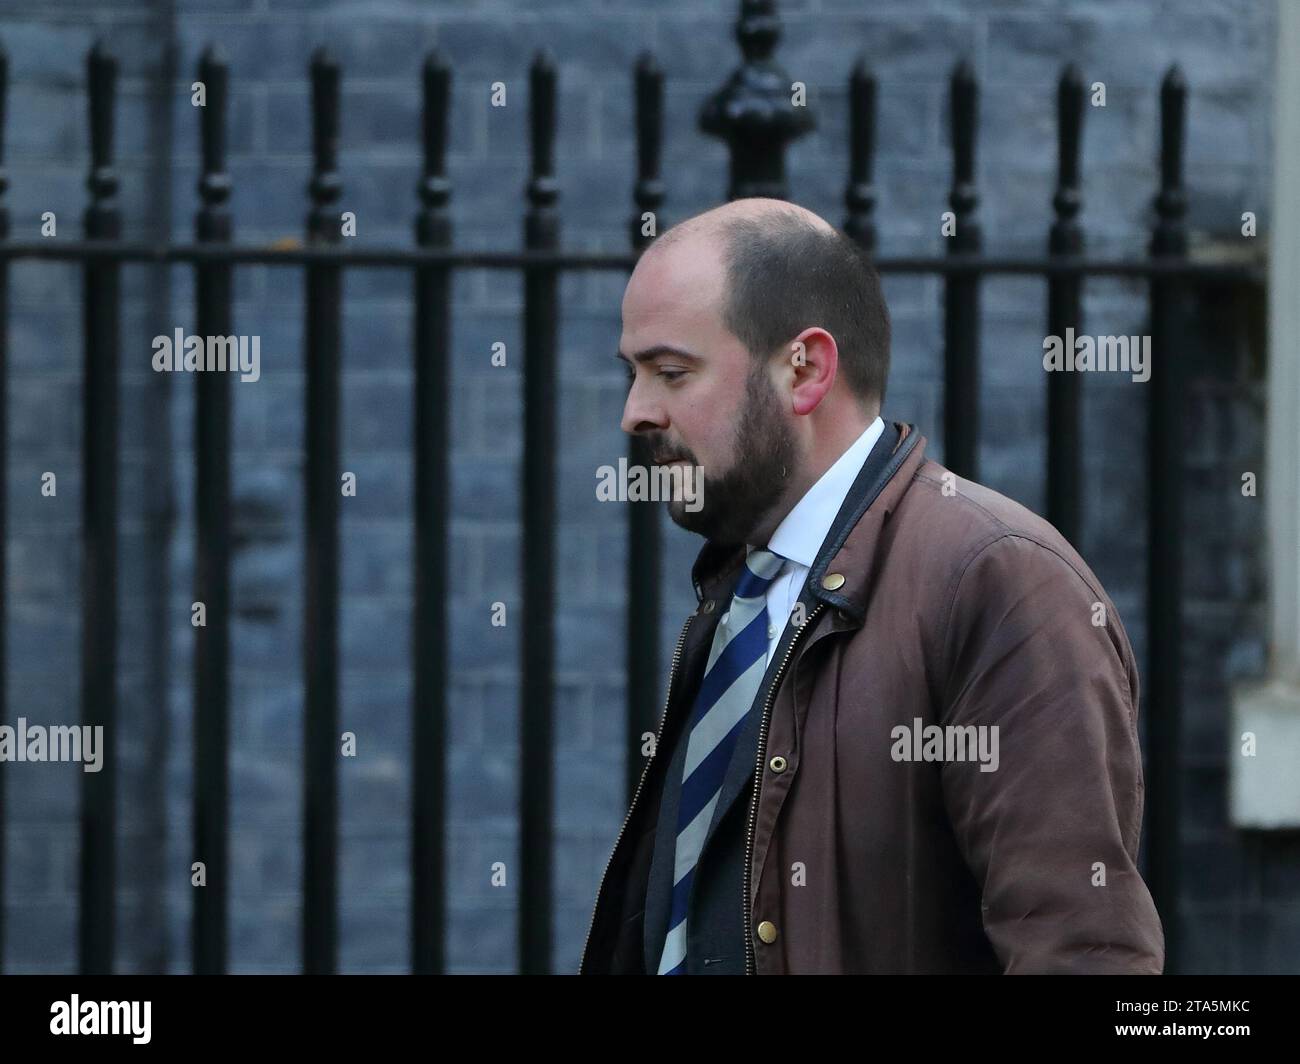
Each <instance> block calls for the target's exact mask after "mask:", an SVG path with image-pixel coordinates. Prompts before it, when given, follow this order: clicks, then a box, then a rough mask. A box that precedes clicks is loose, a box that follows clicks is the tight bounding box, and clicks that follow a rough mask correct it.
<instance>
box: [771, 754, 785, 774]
mask: <svg viewBox="0 0 1300 1064" xmlns="http://www.w3.org/2000/svg"><path fill="white" fill-rule="evenodd" d="M785 764H786V762H785V758H783V757H781V756H780V755H777V756H776V757H774V758H772V760H771V761H769V762H768V763H767V767H768V768H770V769H771V770H772V771H773V772H784V771H785Z"/></svg>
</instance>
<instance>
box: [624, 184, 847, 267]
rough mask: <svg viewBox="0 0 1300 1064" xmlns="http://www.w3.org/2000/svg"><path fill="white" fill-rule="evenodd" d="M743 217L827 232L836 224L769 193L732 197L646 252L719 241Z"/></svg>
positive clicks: (683, 223) (675, 228) (676, 228)
mask: <svg viewBox="0 0 1300 1064" xmlns="http://www.w3.org/2000/svg"><path fill="white" fill-rule="evenodd" d="M740 220H746V221H751V222H756V223H759V224H763V223H765V222H766V223H775V222H781V221H784V222H786V223H791V222H802V223H803V224H805V225H807V226H809V227H811V228H813V229H820V230H821V231H822V232H824V233H834V232H835V231H836V230H835V227H834V226H833V225H831V224H830V222H828V221H826V219H825V218H823V217H822V216H821V215H820V214H814V213H813V212H812V211H810V210H808V209H807V208H806V207H800V206H799V205H798V204H797V203H788V202H787V201H785V200H779V199H769V198H767V197H765V196H753V197H750V198H748V199H738V200H732V201H731V202H730V203H724V204H722V206H720V207H714V208H712V209H710V210H707V211H704V212H703V213H701V214H696V215H693V216H691V217H690V218H687V219H685V220H683V221H680V222H678V223H677V224H676V225H674V226H673V227H672V228H670V229H668V230H666V231H665V232H664V233H663V234H662V235H661V236H659V237H657V238H656V239H655V241H654V243H652V244H651V245H650V246H649V247H648V248H646V251H645V254H646V255H650V254H652V253H655V254H657V253H659V252H663V251H666V250H668V249H669V248H672V247H674V246H679V247H680V245H682V244H685V243H687V242H688V241H691V240H696V241H704V242H706V243H708V242H714V243H717V242H719V241H721V240H723V239H724V238H725V235H726V233H727V232H728V229H729V226H730V225H731V224H732V223H735V222H737V221H740Z"/></svg>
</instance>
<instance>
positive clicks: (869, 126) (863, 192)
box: [844, 55, 876, 256]
mask: <svg viewBox="0 0 1300 1064" xmlns="http://www.w3.org/2000/svg"><path fill="white" fill-rule="evenodd" d="M875 161H876V76H875V74H873V73H872V72H871V67H870V65H869V64H868V62H867V57H866V56H865V55H864V56H861V57H859V59H858V61H857V63H855V64H854V67H853V73H852V74H851V75H850V76H849V185H848V188H847V189H845V192H844V202H845V205H846V206H847V207H848V215H847V217H846V218H845V220H844V232H845V233H846V234H847V235H848V236H850V237H852V238H853V240H854V241H856V242H857V245H858V247H860V248H861V249H862V250H863V251H864V252H866V253H867V255H871V256H874V255H875V253H876V219H875V212H876V186H875V184H874V178H873V174H874V172H875Z"/></svg>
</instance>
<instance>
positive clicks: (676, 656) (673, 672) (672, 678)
mask: <svg viewBox="0 0 1300 1064" xmlns="http://www.w3.org/2000/svg"><path fill="white" fill-rule="evenodd" d="M698 612H699V611H698V609H697V610H696V613H698ZM696 613H692V614H690V615H689V616H688V617H687V618H686V623H685V624H683V625H682V633H681V635H679V636H678V637H677V649H676V650H674V651H673V664H672V668H671V669H670V670H669V672H668V696H667V698H665V699H664V709H663V712H662V713H661V714H660V715H659V726H658V728H657V729H656V731H655V748H654V754H653V755H651V756H650V757H649V758H647V759H646V763H645V767H644V768H643V769H642V770H641V779H640V780H638V781H637V785H636V791H635V792H634V793H633V795H632V804H631V805H630V806H629V807H628V810H627V816H625V817H624V818H623V826H622V827H621V828H619V829H618V837H617V838H616V839H615V840H614V848H613V849H612V850H610V852H609V859H608V860H607V861H606V862H605V871H604V872H602V873H601V874H600V885H599V886H597V887H596V904H595V905H593V906H592V909H591V922H590V923H589V924H588V925H587V938H586V940H585V941H584V942H583V943H582V959H581V960H580V961H579V962H578V974H579V975H581V974H582V970H583V968H584V967H586V964H587V948H588V947H589V946H590V945H591V932H592V930H593V929H594V928H595V926H596V910H597V909H598V908H599V906H600V892H601V891H602V890H604V889H605V877H606V876H607V875H609V866H610V865H611V864H613V863H614V854H616V853H618V847H619V843H621V842H622V841H623V832H624V831H626V830H627V826H628V824H629V823H630V822H631V820H632V813H633V812H634V811H635V809H636V801H637V799H638V798H640V797H641V788H642V787H643V786H644V785H645V778H646V776H647V775H649V773H650V764H651V762H652V761H654V759H655V757H658V756H659V741H660V740H661V739H662V738H663V730H664V722H665V721H666V720H667V719H668V705H669V703H670V702H671V701H672V698H673V684H674V683H676V682H677V667H678V665H679V664H680V662H681V659H682V647H683V645H685V643H686V631H687V629H688V628H690V626H691V621H693V620H695V617H696Z"/></svg>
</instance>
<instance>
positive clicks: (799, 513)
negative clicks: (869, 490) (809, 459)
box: [745, 418, 885, 664]
mask: <svg viewBox="0 0 1300 1064" xmlns="http://www.w3.org/2000/svg"><path fill="white" fill-rule="evenodd" d="M884 431H885V423H884V421H882V420H881V419H880V418H876V420H875V421H873V422H872V423H871V424H870V425H868V426H867V428H866V431H865V432H863V433H862V435H861V436H859V437H858V438H857V439H856V440H854V441H853V443H852V444H850V445H849V449H848V450H847V451H845V452H844V453H843V454H842V455H840V456H839V458H837V459H836V460H835V463H834V464H833V465H832V466H831V467H830V468H829V469H828V470H826V472H825V473H823V474H822V475H821V479H819V480H818V481H817V483H816V484H814V485H813V486H812V487H811V488H809V489H808V490H807V491H806V492H805V493H804V496H803V498H802V499H800V500H799V501H798V502H797V503H795V505H794V508H793V509H791V511H790V512H789V513H788V514H786V515H785V519H784V520H783V521H782V522H781V523H780V524H779V525H777V526H776V531H775V532H773V533H772V538H771V539H769V540H768V542H767V549H768V550H770V551H772V552H773V553H774V554H779V555H780V556H781V557H782V558H785V559H786V562H785V564H784V565H782V566H781V568H780V570H779V571H778V572H777V577H776V579H775V580H773V581H772V583H771V584H770V585H769V586H768V589H767V617H768V628H767V660H768V663H769V664H770V663H771V661H772V655H773V654H775V653H776V647H777V644H778V643H779V642H780V641H781V635H782V633H783V632H784V631H785V626H786V624H787V623H788V622H789V620H790V612H791V611H792V610H793V609H794V605H795V603H796V602H798V601H799V596H800V595H801V594H802V593H803V585H804V581H805V580H806V579H807V578H808V571H809V570H810V569H811V568H812V564H813V562H814V561H816V560H817V552H818V551H819V550H821V546H822V544H823V543H824V542H825V541H826V536H827V535H828V534H829V532H830V530H831V525H833V524H834V523H835V516H836V514H838V513H839V512H840V507H841V506H843V505H844V500H845V499H846V498H847V497H848V494H849V489H850V488H851V487H853V481H854V480H855V479H857V475H858V473H859V472H860V471H861V469H862V464H863V463H864V462H865V461H866V460H867V456H868V455H869V454H870V453H871V448H873V447H874V446H875V445H876V441H877V440H879V439H880V437H881V436H882V435H883V434H884ZM753 549H754V547H753V546H752V545H751V546H750V547H749V548H748V550H746V552H745V553H746V555H748V553H749V551H752V550H753Z"/></svg>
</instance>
